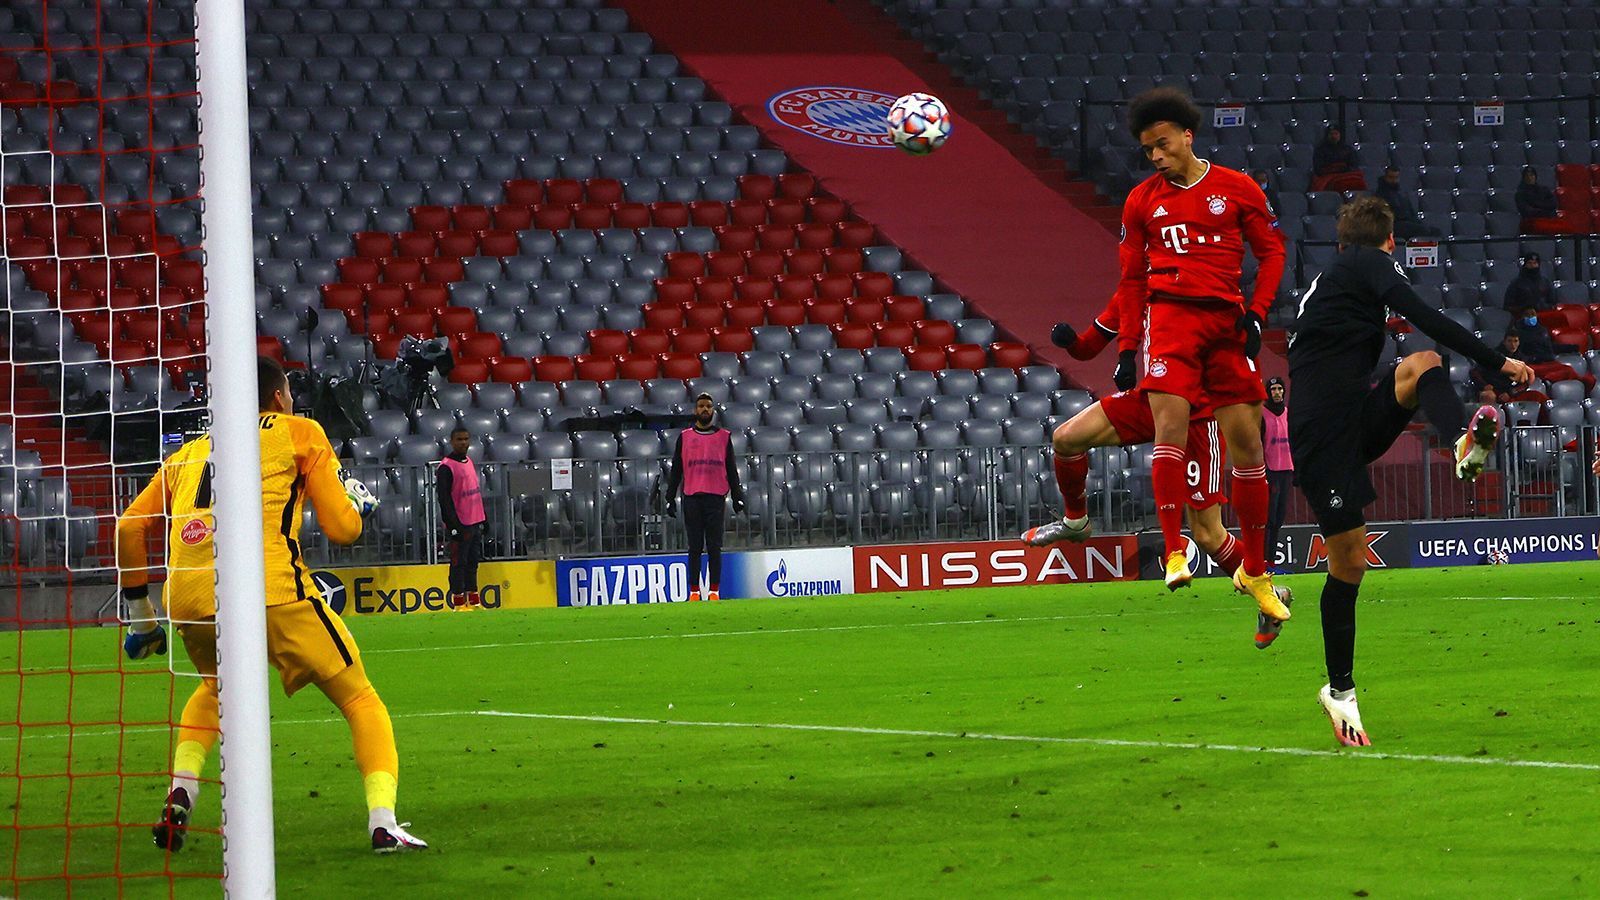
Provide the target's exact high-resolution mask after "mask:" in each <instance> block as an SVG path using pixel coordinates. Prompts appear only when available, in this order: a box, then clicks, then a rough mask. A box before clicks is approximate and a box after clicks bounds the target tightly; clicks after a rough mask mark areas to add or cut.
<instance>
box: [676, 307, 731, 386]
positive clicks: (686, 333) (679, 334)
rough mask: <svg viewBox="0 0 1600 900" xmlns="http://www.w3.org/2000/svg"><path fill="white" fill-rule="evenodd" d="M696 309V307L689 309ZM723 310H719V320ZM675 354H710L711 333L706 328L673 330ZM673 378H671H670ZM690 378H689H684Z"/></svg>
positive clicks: (719, 308)
mask: <svg viewBox="0 0 1600 900" xmlns="http://www.w3.org/2000/svg"><path fill="white" fill-rule="evenodd" d="M689 308H690V309H694V308H695V307H692V306H691V307H689ZM721 314H722V308H721V307H718V308H717V316H718V319H719V320H720V319H721ZM672 352H673V353H696V354H699V353H710V352H711V332H709V331H707V330H706V329H704V328H674V329H672ZM668 377H671V376H668ZM682 377H688V376H682Z"/></svg>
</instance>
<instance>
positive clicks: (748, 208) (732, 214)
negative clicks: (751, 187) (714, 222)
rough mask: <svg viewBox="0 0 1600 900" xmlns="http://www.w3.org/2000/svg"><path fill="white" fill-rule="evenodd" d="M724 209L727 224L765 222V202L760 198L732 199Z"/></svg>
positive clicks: (758, 224)
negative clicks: (725, 210)
mask: <svg viewBox="0 0 1600 900" xmlns="http://www.w3.org/2000/svg"><path fill="white" fill-rule="evenodd" d="M726 209H727V216H728V220H727V221H728V222H729V224H732V225H756V226H760V225H765V224H767V204H766V203H763V202H762V201H760V200H732V201H729V202H728V203H727V205H726Z"/></svg>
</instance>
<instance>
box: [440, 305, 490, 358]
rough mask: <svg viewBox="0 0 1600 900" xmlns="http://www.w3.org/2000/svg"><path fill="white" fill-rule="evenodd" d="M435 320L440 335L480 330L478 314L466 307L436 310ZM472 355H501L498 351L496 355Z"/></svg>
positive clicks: (449, 307)
mask: <svg viewBox="0 0 1600 900" xmlns="http://www.w3.org/2000/svg"><path fill="white" fill-rule="evenodd" d="M433 319H434V321H435V322H437V323H438V325H439V333H440V334H465V333H468V332H475V331H477V330H478V314H477V312H475V311H473V310H470V309H468V308H466V307H465V306H447V307H445V308H444V309H440V310H436V311H435V312H434V314H433ZM472 355H473V356H499V355H500V354H499V352H498V351H496V352H494V353H474V354H472Z"/></svg>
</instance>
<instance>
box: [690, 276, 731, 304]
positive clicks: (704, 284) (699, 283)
mask: <svg viewBox="0 0 1600 900" xmlns="http://www.w3.org/2000/svg"><path fill="white" fill-rule="evenodd" d="M694 295H695V298H696V299H697V300H699V301H700V302H701V303H727V302H728V301H729V300H732V299H733V296H734V289H733V278H732V277H730V276H727V275H706V276H704V277H702V278H696V279H695V280H694Z"/></svg>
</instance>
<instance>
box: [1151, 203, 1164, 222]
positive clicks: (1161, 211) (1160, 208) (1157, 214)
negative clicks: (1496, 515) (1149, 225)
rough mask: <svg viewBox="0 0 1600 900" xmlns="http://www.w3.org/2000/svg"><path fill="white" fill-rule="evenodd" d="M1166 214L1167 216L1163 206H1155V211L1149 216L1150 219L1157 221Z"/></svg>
mask: <svg viewBox="0 0 1600 900" xmlns="http://www.w3.org/2000/svg"><path fill="white" fill-rule="evenodd" d="M1166 214H1167V208H1166V207H1165V206H1157V207H1156V211H1155V212H1153V213H1151V214H1150V218H1152V219H1159V218H1161V217H1162V216H1164V215H1166Z"/></svg>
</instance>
